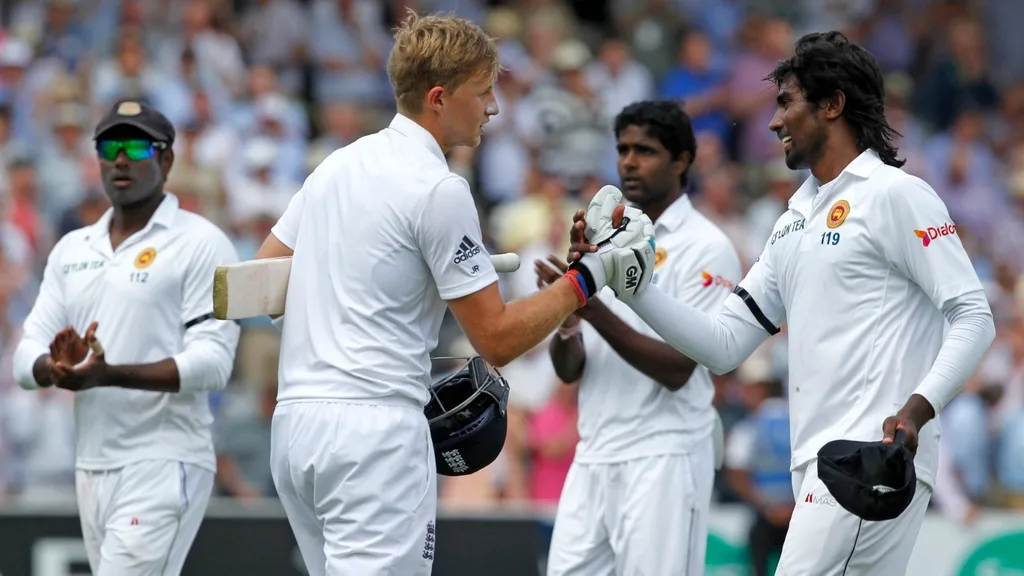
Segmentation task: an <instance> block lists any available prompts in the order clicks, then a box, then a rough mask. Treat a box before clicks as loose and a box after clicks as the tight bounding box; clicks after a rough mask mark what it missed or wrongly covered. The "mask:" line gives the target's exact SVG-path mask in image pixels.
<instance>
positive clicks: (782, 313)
mask: <svg viewBox="0 0 1024 576" xmlns="http://www.w3.org/2000/svg"><path fill="white" fill-rule="evenodd" d="M733 294H735V295H736V297H735V298H729V299H728V300H726V303H725V306H726V308H728V309H729V310H730V311H731V312H732V313H733V314H735V315H737V316H739V317H741V318H746V319H748V321H750V322H753V323H756V324H757V325H758V326H760V327H761V328H763V329H764V331H765V332H766V333H767V334H768V335H769V336H773V335H775V334H778V332H779V328H780V326H782V323H783V322H784V321H785V319H786V308H785V304H784V303H783V301H782V294H781V292H779V284H778V275H777V274H776V272H775V267H774V265H773V263H772V258H771V252H769V250H768V246H767V245H766V246H765V248H764V251H763V252H761V256H760V257H758V259H757V260H755V261H754V265H753V266H751V267H750V270H749V271H748V272H747V275H746V277H744V278H743V280H741V281H740V283H739V284H738V285H737V286H736V287H735V288H734V289H733Z"/></svg>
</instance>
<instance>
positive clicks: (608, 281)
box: [570, 208, 654, 299]
mask: <svg viewBox="0 0 1024 576" xmlns="http://www.w3.org/2000/svg"><path fill="white" fill-rule="evenodd" d="M629 210H631V209H630V208H627V209H626V213H627V214H630V212H629ZM632 210H634V212H633V213H632V215H631V217H630V219H629V220H625V219H624V220H623V222H624V224H623V225H622V226H620V227H619V228H617V229H614V230H613V231H612V233H611V234H610V235H608V237H607V238H605V239H604V240H602V241H601V242H600V243H599V247H598V250H597V252H588V253H585V254H583V256H581V257H580V259H579V260H577V261H576V262H573V263H572V265H570V268H571V269H576V270H578V271H580V272H581V273H583V275H584V276H586V277H589V279H590V280H591V282H590V284H591V285H590V286H589V288H591V292H590V294H589V297H590V298H593V297H594V296H596V295H597V293H598V292H600V291H601V289H602V288H604V287H605V286H608V287H610V288H611V289H612V290H613V291H614V292H615V294H616V296H618V297H619V298H624V299H628V298H631V297H632V296H635V295H636V294H637V293H639V292H640V291H641V290H643V288H644V286H645V285H646V284H647V283H649V282H650V276H651V273H652V272H653V270H654V224H653V223H652V222H651V219H650V218H648V217H647V215H646V214H644V213H643V212H640V211H639V210H636V209H632ZM609 212H610V210H609ZM610 221H611V219H610V218H609V222H610ZM602 233H606V231H604V232H602Z"/></svg>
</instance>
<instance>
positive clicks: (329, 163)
mask: <svg viewBox="0 0 1024 576" xmlns="http://www.w3.org/2000/svg"><path fill="white" fill-rule="evenodd" d="M272 232H273V234H274V236H276V237H277V238H278V239H279V240H281V242H282V243H284V244H285V245H286V246H288V247H289V248H291V249H293V250H294V251H295V254H294V256H293V257H292V271H291V277H290V279H289V284H288V296H287V298H286V301H285V314H284V327H283V329H282V335H281V361H280V369H279V379H278V380H279V384H278V401H279V402H286V401H290V400H310V399H337V400H345V401H349V402H360V403H374V404H382V403H385V404H386V403H398V404H408V405H413V406H416V407H418V408H421V407H422V406H424V405H426V403H427V400H428V391H427V390H428V387H429V386H430V356H429V354H430V352H431V351H432V350H433V349H434V348H435V347H436V346H437V340H438V331H439V329H440V326H441V320H442V319H443V318H444V314H445V310H446V304H445V301H446V300H452V299H455V298H460V297H463V296H467V295H469V294H472V293H474V292H477V291H479V290H481V289H483V288H485V287H487V286H488V285H490V284H492V283H494V282H497V281H498V276H497V274H496V273H495V271H494V267H493V266H492V265H491V262H490V258H489V257H488V254H487V251H486V250H485V249H484V245H483V240H482V237H481V232H480V221H479V217H478V215H477V211H476V205H475V203H474V202H473V196H472V194H471V193H470V190H469V184H468V183H467V182H466V180H465V179H464V178H462V177H461V176H459V175H457V174H454V173H452V172H451V171H450V170H449V169H448V163H447V161H446V160H445V157H444V154H443V153H442V151H441V148H440V146H439V145H438V144H437V141H436V140H435V139H434V137H433V136H431V135H430V133H429V132H427V131H426V130H425V129H424V128H422V127H421V126H419V125H418V124H416V123H415V122H413V121H412V120H410V119H409V118H406V117H405V116H402V115H396V116H395V118H394V120H392V122H391V125H390V126H389V127H388V128H385V129H384V130H381V131H380V132H377V133H376V134H371V135H369V136H365V137H363V138H360V139H359V140H357V141H356V142H354V143H352V144H350V145H348V146H346V147H344V148H342V149H340V150H337V151H335V152H334V153H332V154H331V155H330V156H329V157H328V158H327V159H326V160H324V162H323V163H322V164H320V166H318V167H317V169H316V170H315V171H314V172H313V173H312V174H311V175H310V176H309V178H307V180H306V182H305V184H304V185H303V186H302V189H301V190H299V192H298V193H297V194H296V195H295V196H294V197H293V199H292V201H291V203H290V204H289V206H288V210H287V211H286V212H285V214H284V215H283V216H282V217H281V219H280V221H279V222H278V223H277V224H276V225H275V226H274V228H273V230H272Z"/></svg>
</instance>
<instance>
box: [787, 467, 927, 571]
mask: <svg viewBox="0 0 1024 576" xmlns="http://www.w3.org/2000/svg"><path fill="white" fill-rule="evenodd" d="M793 494H794V496H795V497H796V508H795V509H794V510H793V518H792V520H790V523H789V531H788V532H787V533H786V541H785V543H784V544H783V546H782V557H781V558H780V559H779V565H778V568H777V569H776V570H775V576H903V575H904V574H906V572H907V565H908V564H909V563H910V555H911V554H912V553H913V551H914V544H916V543H917V536H918V533H920V532H921V525H922V523H923V522H924V516H925V512H926V511H927V509H928V502H929V500H931V497H932V491H931V489H930V488H928V485H927V484H924V483H922V482H920V481H918V483H917V488H916V489H915V491H914V499H913V500H912V501H911V503H910V506H908V507H907V509H906V510H904V511H903V514H901V515H900V516H899V517H898V518H895V519H893V520H889V521H885V522H868V521H865V520H861V519H860V518H858V517H857V516H854V515H853V514H851V513H849V512H847V511H846V509H845V508H843V507H842V506H840V505H839V504H838V503H837V502H836V501H835V498H833V497H832V495H831V494H830V493H829V491H828V489H827V488H826V487H825V484H824V483H823V482H822V481H821V480H820V479H819V478H818V461H817V460H813V461H811V462H810V463H808V464H805V465H804V466H802V467H801V468H799V469H797V470H795V471H794V472H793Z"/></svg>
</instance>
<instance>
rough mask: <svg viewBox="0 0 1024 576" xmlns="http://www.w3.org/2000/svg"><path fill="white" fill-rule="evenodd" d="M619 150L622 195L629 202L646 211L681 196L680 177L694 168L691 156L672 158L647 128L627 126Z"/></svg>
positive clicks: (622, 134) (619, 140) (621, 134)
mask: <svg viewBox="0 0 1024 576" xmlns="http://www.w3.org/2000/svg"><path fill="white" fill-rule="evenodd" d="M616 147H617V149H618V152H619V162H618V168H619V179H620V181H621V184H622V194H623V196H625V197H626V199H627V200H629V201H630V202H633V203H635V204H636V205H638V206H640V207H641V209H644V207H645V206H649V205H651V204H658V205H660V204H661V203H662V202H663V201H664V200H665V199H666V198H668V197H669V196H677V195H679V194H680V193H681V188H682V187H681V184H680V177H681V176H682V174H683V173H684V172H685V171H686V169H687V168H688V167H689V165H690V160H689V158H687V156H688V154H687V153H683V155H682V158H678V159H676V158H672V153H671V152H669V151H668V149H667V148H665V146H664V145H663V144H662V143H661V141H660V140H658V139H657V138H655V137H653V136H651V135H650V134H649V133H648V130H647V128H646V127H644V126H636V125H629V126H626V127H625V128H624V129H623V130H622V131H621V132H620V133H619V135H618V141H617V143H616Z"/></svg>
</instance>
